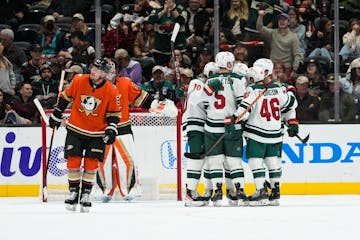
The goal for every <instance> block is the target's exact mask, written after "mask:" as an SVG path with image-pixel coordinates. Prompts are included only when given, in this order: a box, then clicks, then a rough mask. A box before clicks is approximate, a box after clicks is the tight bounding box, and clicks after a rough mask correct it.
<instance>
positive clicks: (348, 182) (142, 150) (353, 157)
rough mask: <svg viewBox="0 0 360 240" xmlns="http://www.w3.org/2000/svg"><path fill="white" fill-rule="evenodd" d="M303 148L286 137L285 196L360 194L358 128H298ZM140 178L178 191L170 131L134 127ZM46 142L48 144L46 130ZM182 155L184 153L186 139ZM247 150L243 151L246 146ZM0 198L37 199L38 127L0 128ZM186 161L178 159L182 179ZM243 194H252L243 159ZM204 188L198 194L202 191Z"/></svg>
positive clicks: (57, 159) (58, 138)
mask: <svg viewBox="0 0 360 240" xmlns="http://www.w3.org/2000/svg"><path fill="white" fill-rule="evenodd" d="M300 129H301V132H300V134H299V135H300V136H301V137H304V136H306V135H307V134H308V133H310V139H309V141H308V142H307V143H306V144H302V143H300V142H299V141H298V140H297V139H296V138H288V137H287V136H286V134H285V140H284V146H283V156H282V163H283V165H282V166H283V178H282V180H283V184H282V193H283V194H360V125H352V124H351V125H344V124H333V125H302V126H300ZM133 131H134V135H135V142H136V145H137V146H138V148H137V152H136V155H137V158H138V160H139V165H140V174H141V176H142V178H143V180H144V181H147V180H149V179H150V180H151V181H153V182H154V183H155V184H156V187H158V188H159V189H160V191H161V190H165V191H166V190H167V189H170V190H171V189H176V177H177V175H176V172H177V171H176V169H177V161H176V160H177V159H176V133H175V132H174V129H173V128H170V127H160V126H158V127H141V126H138V127H137V126H135V127H133ZM47 132H48V139H50V131H47ZM65 134H66V132H65V131H57V132H56V134H55V138H54V139H55V141H54V145H53V149H52V153H51V156H53V159H52V161H51V164H50V165H49V174H48V176H49V184H51V183H54V184H62V185H63V186H64V187H65V186H66V167H65V166H66V162H65V159H64V158H63V144H64V141H65ZM182 143H183V144H182V150H183V151H187V148H188V146H187V144H186V140H183V141H182ZM48 146H49V144H48ZM245 147H246V146H245ZM0 160H1V164H0V167H1V168H0V196H38V195H39V188H40V182H41V181H40V180H41V128H40V127H11V128H4V127H0ZM186 165H187V159H186V158H183V159H182V168H183V174H182V176H183V179H185V169H186ZM244 168H245V178H246V182H247V185H246V191H247V192H248V193H251V192H252V191H253V190H254V186H253V185H252V184H251V183H252V176H251V172H250V171H249V168H248V166H247V159H244ZM202 190H203V189H202V186H200V189H199V191H200V192H201V191H202Z"/></svg>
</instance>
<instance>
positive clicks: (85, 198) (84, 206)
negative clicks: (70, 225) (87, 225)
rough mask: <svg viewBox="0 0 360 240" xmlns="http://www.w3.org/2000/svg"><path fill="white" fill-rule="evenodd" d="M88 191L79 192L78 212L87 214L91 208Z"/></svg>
mask: <svg viewBox="0 0 360 240" xmlns="http://www.w3.org/2000/svg"><path fill="white" fill-rule="evenodd" d="M90 192H91V190H90V189H83V190H82V192H81V199H80V212H82V213H88V212H89V211H90V208H91V202H90Z"/></svg>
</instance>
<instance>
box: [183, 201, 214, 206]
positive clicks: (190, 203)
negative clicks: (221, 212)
mask: <svg viewBox="0 0 360 240" xmlns="http://www.w3.org/2000/svg"><path fill="white" fill-rule="evenodd" d="M208 204H209V203H207V204H206V203H205V202H203V201H185V207H205V206H207V205H208Z"/></svg>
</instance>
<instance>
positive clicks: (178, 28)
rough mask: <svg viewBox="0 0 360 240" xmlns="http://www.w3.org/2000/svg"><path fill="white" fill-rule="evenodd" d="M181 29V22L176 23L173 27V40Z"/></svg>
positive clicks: (173, 40)
mask: <svg viewBox="0 0 360 240" xmlns="http://www.w3.org/2000/svg"><path fill="white" fill-rule="evenodd" d="M179 30H180V24H179V23H175V26H174V29H173V33H172V35H171V42H175V40H176V37H177V35H178V33H179Z"/></svg>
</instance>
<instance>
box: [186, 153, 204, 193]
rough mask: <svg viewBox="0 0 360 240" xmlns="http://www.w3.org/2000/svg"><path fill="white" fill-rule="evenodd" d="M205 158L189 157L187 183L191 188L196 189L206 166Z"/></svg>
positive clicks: (188, 187)
mask: <svg viewBox="0 0 360 240" xmlns="http://www.w3.org/2000/svg"><path fill="white" fill-rule="evenodd" d="M204 161H205V160H204V159H190V158H189V159H188V166H187V170H186V185H187V189H189V190H196V187H197V185H198V183H199V180H200V177H201V170H202V168H203V166H204Z"/></svg>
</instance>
